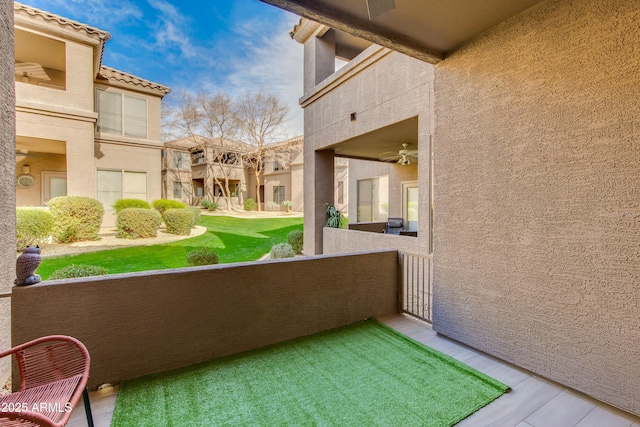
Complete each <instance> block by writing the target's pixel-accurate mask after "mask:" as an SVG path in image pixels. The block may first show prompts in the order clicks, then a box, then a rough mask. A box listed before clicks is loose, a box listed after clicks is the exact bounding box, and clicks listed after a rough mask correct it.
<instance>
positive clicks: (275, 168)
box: [273, 160, 286, 172]
mask: <svg viewBox="0 0 640 427" xmlns="http://www.w3.org/2000/svg"><path fill="white" fill-rule="evenodd" d="M285 169H286V167H285V165H284V163H283V162H282V161H280V160H276V161H275V162H273V171H274V172H277V171H283V170H285Z"/></svg>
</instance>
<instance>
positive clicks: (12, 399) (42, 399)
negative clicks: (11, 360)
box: [0, 335, 93, 427]
mask: <svg viewBox="0 0 640 427" xmlns="http://www.w3.org/2000/svg"><path fill="white" fill-rule="evenodd" d="M10 355H14V356H15V357H16V362H17V364H18V370H19V372H20V389H19V390H18V391H17V392H15V393H11V394H9V395H7V396H2V397H0V426H56V427H59V426H64V425H66V424H67V422H68V421H69V417H71V411H72V410H73V409H74V408H75V407H76V405H77V404H78V401H79V400H80V396H82V397H83V398H84V405H85V410H86V415H87V423H88V424H89V427H93V418H92V416H91V406H90V405H89V394H88V392H87V381H88V379H89V362H90V358H89V352H88V351H87V348H86V347H85V346H84V345H83V344H82V343H81V342H80V341H78V340H77V339H75V338H71V337H67V336H64V335H51V336H47V337H42V338H38V339H36V340H33V341H29V342H28V343H25V344H22V345H19V346H17V347H14V348H12V349H10V350H7V351H4V352H2V353H0V357H6V356H10Z"/></svg>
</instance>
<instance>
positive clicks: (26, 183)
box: [16, 165, 36, 188]
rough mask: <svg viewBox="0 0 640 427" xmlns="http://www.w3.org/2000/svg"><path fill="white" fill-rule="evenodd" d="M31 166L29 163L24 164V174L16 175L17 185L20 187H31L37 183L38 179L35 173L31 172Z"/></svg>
mask: <svg viewBox="0 0 640 427" xmlns="http://www.w3.org/2000/svg"><path fill="white" fill-rule="evenodd" d="M30 170H31V168H30V167H29V165H24V166H22V174H20V175H18V176H17V177H16V185H17V186H18V188H30V187H33V184H35V183H36V179H35V178H34V177H33V175H31V174H29V171H30Z"/></svg>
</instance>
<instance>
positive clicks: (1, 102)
mask: <svg viewBox="0 0 640 427" xmlns="http://www.w3.org/2000/svg"><path fill="white" fill-rule="evenodd" d="M0 41H1V42H0V158H2V159H4V162H3V164H2V169H1V172H0V199H1V200H2V203H0V243H1V244H0V248H1V249H0V251H1V252H0V293H6V292H10V291H11V286H12V285H13V279H14V276H15V261H16V254H15V247H16V222H15V220H16V218H15V205H16V200H15V197H16V191H15V184H14V179H15V149H16V137H15V92H14V77H13V72H14V71H13V61H14V60H13V57H14V54H13V45H14V42H13V2H8V1H6V2H0ZM10 310H11V303H10V299H9V298H0V348H1V349H7V348H9V346H10V343H11V335H10V331H11V328H10V326H11V324H10V322H11V312H10ZM8 376H9V361H8V360H3V361H2V364H1V365H0V382H1V383H2V385H4V382H5V381H6V379H7V378H8Z"/></svg>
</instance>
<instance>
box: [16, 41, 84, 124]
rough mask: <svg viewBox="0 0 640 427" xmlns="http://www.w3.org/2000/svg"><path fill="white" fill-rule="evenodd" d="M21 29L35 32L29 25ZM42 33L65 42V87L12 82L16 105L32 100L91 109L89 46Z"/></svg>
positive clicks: (51, 105) (50, 105) (72, 108)
mask: <svg viewBox="0 0 640 427" xmlns="http://www.w3.org/2000/svg"><path fill="white" fill-rule="evenodd" d="M25 30H26V31H32V32H37V31H35V30H30V29H25ZM40 34H42V33H40ZM42 35H44V36H45V37H49V38H52V39H55V40H60V41H63V42H65V45H66V46H65V47H66V65H67V70H66V73H67V76H66V78H67V86H66V90H59V89H50V88H46V87H40V86H35V85H32V84H29V83H23V82H16V84H15V85H16V98H17V100H18V105H22V104H26V103H33V104H38V105H40V106H41V107H42V108H43V109H45V110H47V109H50V108H52V107H55V106H57V107H63V108H65V109H67V110H70V111H75V112H76V113H80V112H84V113H87V112H89V113H91V112H93V47H92V46H89V45H86V44H82V43H79V42H77V41H72V40H65V39H62V38H59V37H56V36H52V35H47V34H42Z"/></svg>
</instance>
